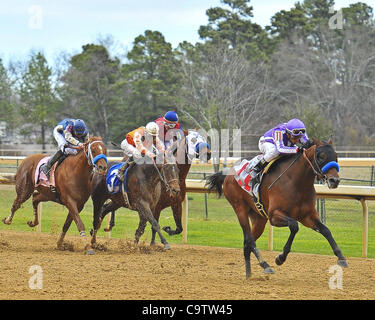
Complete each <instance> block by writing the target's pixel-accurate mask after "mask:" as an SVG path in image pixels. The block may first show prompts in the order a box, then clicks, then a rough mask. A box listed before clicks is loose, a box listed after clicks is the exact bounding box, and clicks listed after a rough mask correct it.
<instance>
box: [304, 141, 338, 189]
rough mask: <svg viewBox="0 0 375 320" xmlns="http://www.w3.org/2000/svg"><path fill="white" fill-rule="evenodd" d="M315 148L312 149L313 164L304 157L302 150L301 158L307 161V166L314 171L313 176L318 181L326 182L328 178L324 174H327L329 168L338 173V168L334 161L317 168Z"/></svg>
mask: <svg viewBox="0 0 375 320" xmlns="http://www.w3.org/2000/svg"><path fill="white" fill-rule="evenodd" d="M317 149H318V148H317V147H315V149H314V162H313V163H311V161H310V160H309V158H308V157H307V155H306V151H305V149H303V157H304V158H305V159H306V160H307V162H308V164H309V165H310V167H311V169H312V170H313V171H314V174H315V175H316V176H317V178H318V180H322V181H323V182H326V181H327V180H328V176H327V175H326V172H328V170H329V169H331V168H336V170H337V172H339V171H340V167H339V165H338V163H337V162H336V161H329V162H327V163H326V164H324V165H323V166H322V168H321V167H320V166H319V163H318V161H317Z"/></svg>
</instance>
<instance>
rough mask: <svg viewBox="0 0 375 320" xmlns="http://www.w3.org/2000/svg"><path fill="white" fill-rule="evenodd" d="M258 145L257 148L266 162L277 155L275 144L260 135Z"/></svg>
mask: <svg viewBox="0 0 375 320" xmlns="http://www.w3.org/2000/svg"><path fill="white" fill-rule="evenodd" d="M258 147H259V150H260V151H261V152H262V153H263V159H264V160H265V161H266V162H270V161H271V160H273V159H275V158H276V157H277V156H278V155H279V152H278V151H277V148H276V146H275V145H274V144H273V143H271V142H267V141H265V139H264V137H261V138H260V139H259V144H258Z"/></svg>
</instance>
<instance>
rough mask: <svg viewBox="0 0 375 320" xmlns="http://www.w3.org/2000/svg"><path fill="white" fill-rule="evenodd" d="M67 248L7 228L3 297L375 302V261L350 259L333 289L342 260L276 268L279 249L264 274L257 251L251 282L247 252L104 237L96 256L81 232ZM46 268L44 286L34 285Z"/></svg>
mask: <svg viewBox="0 0 375 320" xmlns="http://www.w3.org/2000/svg"><path fill="white" fill-rule="evenodd" d="M66 240H67V245H66V250H65V251H60V250H57V249H56V241H57V236H56V235H49V234H38V233H36V232H14V231H0V265H1V273H0V299H2V300H8V299H12V300H13V299H21V300H24V299H38V300H39V299H53V300H60V299H64V300H66V299H85V300H91V299H110V300H114V299H116V300H159V299H162V300H265V299H267V300H275V299H276V300H277V299H280V300H301V299H314V300H320V299H322V300H327V299H339V300H347V299H357V300H365V299H371V300H373V299H375V260H374V259H361V258H348V263H349V268H346V269H344V270H343V277H342V289H341V290H340V289H336V290H333V289H330V288H329V285H328V284H329V279H330V277H332V276H333V274H330V273H329V268H330V266H332V265H335V264H336V257H334V256H323V255H311V254H298V253H291V254H290V255H289V257H288V260H287V261H286V263H285V264H284V265H283V266H276V265H275V263H274V258H275V256H276V255H277V254H278V253H277V252H268V251H263V252H262V255H263V258H264V259H265V260H266V261H268V263H269V264H270V265H271V266H272V267H273V268H274V270H275V274H273V275H269V276H268V275H264V274H263V271H262V269H261V268H260V267H259V266H258V265H257V264H256V262H255V257H254V256H253V255H252V257H251V261H252V277H251V278H250V279H249V280H246V279H245V270H244V269H245V268H244V260H243V256H242V250H241V249H228V248H211V247H199V246H188V245H172V250H169V251H163V250H162V248H161V246H158V245H157V246H155V247H153V248H151V247H150V246H149V245H148V243H147V244H145V243H142V244H140V245H139V246H138V247H134V246H133V245H132V242H131V241H126V240H118V239H106V238H99V242H100V243H101V246H100V247H99V248H98V249H97V250H96V253H95V255H92V256H88V255H84V254H83V250H82V249H83V248H82V247H81V243H80V241H79V240H78V238H76V237H67V238H66ZM33 265H38V266H40V267H41V268H42V271H43V287H42V289H34V290H32V289H30V288H29V280H30V278H31V277H32V276H33V274H31V273H29V268H30V267H31V266H33Z"/></svg>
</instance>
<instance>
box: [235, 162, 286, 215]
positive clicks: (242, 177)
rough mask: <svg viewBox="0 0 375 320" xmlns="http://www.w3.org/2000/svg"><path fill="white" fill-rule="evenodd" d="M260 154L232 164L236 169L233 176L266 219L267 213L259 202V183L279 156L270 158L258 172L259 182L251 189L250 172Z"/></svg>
mask: <svg viewBox="0 0 375 320" xmlns="http://www.w3.org/2000/svg"><path fill="white" fill-rule="evenodd" d="M261 157H262V155H258V156H255V157H254V158H253V159H251V160H250V161H249V160H246V159H244V160H242V162H241V163H240V164H239V165H238V166H234V169H235V171H236V174H235V176H234V178H235V179H236V181H237V183H238V184H239V185H240V186H241V188H242V189H244V190H245V191H246V192H247V193H249V194H250V195H251V196H252V197H253V198H254V203H255V207H256V208H257V210H258V213H259V214H260V215H261V216H262V217H264V218H266V219H268V214H267V212H266V210H265V208H264V206H263V204H262V202H261V199H260V194H259V189H260V184H261V183H262V180H263V176H264V174H265V173H266V172H267V171H268V170H269V169H270V167H271V166H272V164H273V163H275V161H276V160H278V159H279V158H280V157H276V158H275V159H273V160H271V161H270V162H269V163H268V164H267V166H266V167H265V168H264V169H263V171H262V172H260V173H259V174H260V179H259V181H260V182H259V183H258V184H255V186H254V187H255V190H251V185H250V184H251V172H252V170H253V168H254V166H255V165H256V164H257V163H258V162H259V160H260V158H261Z"/></svg>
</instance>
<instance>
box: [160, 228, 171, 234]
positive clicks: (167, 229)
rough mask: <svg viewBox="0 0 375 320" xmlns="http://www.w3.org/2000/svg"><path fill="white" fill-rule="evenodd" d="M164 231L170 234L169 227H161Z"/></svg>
mask: <svg viewBox="0 0 375 320" xmlns="http://www.w3.org/2000/svg"><path fill="white" fill-rule="evenodd" d="M162 229H163V230H164V231H165V232H166V233H168V234H169V235H171V227H163V228H162Z"/></svg>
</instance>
